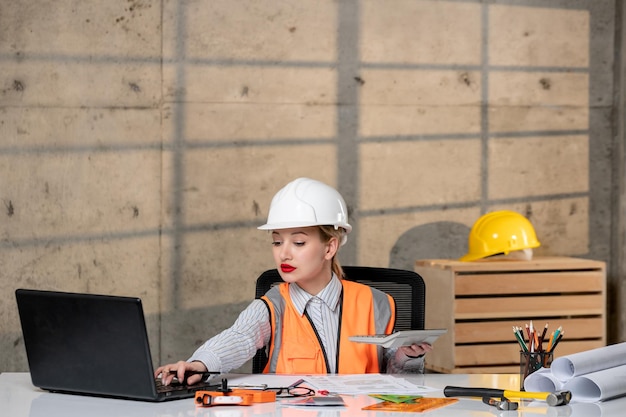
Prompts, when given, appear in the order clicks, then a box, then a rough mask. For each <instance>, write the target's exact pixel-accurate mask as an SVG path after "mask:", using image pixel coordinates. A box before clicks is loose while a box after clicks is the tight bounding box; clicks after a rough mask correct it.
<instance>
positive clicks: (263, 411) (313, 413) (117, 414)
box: [0, 373, 626, 417]
mask: <svg viewBox="0 0 626 417" xmlns="http://www.w3.org/2000/svg"><path fill="white" fill-rule="evenodd" d="M518 378H519V377H518V375H496V374H494V375H458V374H457V375H454V374H427V375H426V376H425V380H424V383H425V385H427V386H429V387H433V388H441V389H443V387H445V386H446V385H456V386H467V387H470V386H473V387H486V388H499V389H511V390H516V389H517V387H519V385H518V384H519V382H518ZM432 396H433V397H441V396H443V394H442V392H441V391H438V392H433V393H432ZM344 400H345V402H346V407H339V408H334V407H309V408H306V409H305V408H303V407H298V408H294V407H285V406H281V405H280V404H277V403H264V404H255V405H253V406H248V407H244V406H221V407H209V408H198V407H196V406H195V404H194V401H193V399H185V400H176V401H169V402H165V403H149V402H140V401H129V400H117V399H107V398H96V397H85V396H78V395H66V394H53V393H49V392H45V391H42V390H40V389H38V388H35V387H33V385H32V384H31V381H30V375H29V374H28V373H3V374H0V410H2V413H1V414H2V415H3V416H11V417H85V416H88V417H253V416H264V417H383V416H384V417H389V416H393V417H402V415H403V414H405V415H407V416H408V415H415V414H410V413H389V412H372V411H363V410H361V408H362V407H364V406H366V405H369V404H373V403H374V402H376V400H374V399H372V398H370V397H368V396H365V395H362V396H344ZM624 410H626V397H623V398H618V399H615V400H611V401H608V402H605V403H599V404H585V403H571V404H569V405H566V406H560V407H549V406H548V405H546V404H545V403H543V402H540V401H530V402H529V401H523V402H521V403H520V408H519V409H518V410H517V411H500V410H497V409H496V408H495V407H492V406H489V405H486V404H483V403H482V402H481V401H480V400H478V399H472V398H461V399H460V400H459V401H458V402H457V403H454V404H451V405H448V406H446V407H443V408H439V409H435V410H431V411H428V412H425V413H421V414H419V415H424V416H427V417H452V416H454V417H464V416H471V417H493V416H498V417H531V416H533V417H539V416H542V417H545V416H548V417H566V416H567V417H598V416H602V417H607V416H609V417H613V416H615V417H617V416H620V417H621V416H624V414H625V411H624Z"/></svg>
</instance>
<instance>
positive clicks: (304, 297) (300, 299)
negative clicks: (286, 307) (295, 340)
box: [289, 272, 342, 315]
mask: <svg viewBox="0 0 626 417" xmlns="http://www.w3.org/2000/svg"><path fill="white" fill-rule="evenodd" d="M341 289H342V285H341V281H340V280H339V278H337V275H335V273H334V272H333V276H332V277H331V279H330V282H329V283H328V285H326V287H324V289H322V291H320V292H319V294H317V295H311V294H309V293H308V292H306V291H304V290H303V289H302V288H300V287H299V286H298V285H293V284H289V296H290V297H291V300H292V302H293V306H294V307H295V309H296V311H297V312H298V313H299V314H300V315H303V314H304V310H305V309H306V306H307V304H308V303H309V301H311V299H312V298H318V299H320V300H321V301H322V302H323V303H324V304H326V305H327V306H328V308H330V309H331V310H332V311H336V309H337V306H338V305H339V298H340V297H341Z"/></svg>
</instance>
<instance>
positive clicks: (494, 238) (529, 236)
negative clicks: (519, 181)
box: [460, 210, 541, 261]
mask: <svg viewBox="0 0 626 417" xmlns="http://www.w3.org/2000/svg"><path fill="white" fill-rule="evenodd" d="M539 245H541V243H539V241H538V240H537V235H536V234H535V229H534V228H533V225H532V224H531V223H530V221H528V219H527V218H526V217H524V216H522V215H521V214H519V213H516V212H514V211H510V210H501V211H493V212H491V213H487V214H485V215H483V216H481V217H480V218H479V219H478V220H476V223H474V226H472V230H470V234H469V238H468V252H467V255H465V256H463V257H461V258H460V260H461V261H475V260H477V259H482V258H486V257H488V256H493V255H497V254H500V253H502V254H505V255H508V254H509V252H511V251H515V250H523V249H532V248H537V247H539Z"/></svg>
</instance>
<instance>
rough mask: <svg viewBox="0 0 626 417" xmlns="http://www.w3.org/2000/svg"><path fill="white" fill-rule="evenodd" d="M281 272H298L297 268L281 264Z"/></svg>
mask: <svg viewBox="0 0 626 417" xmlns="http://www.w3.org/2000/svg"><path fill="white" fill-rule="evenodd" d="M280 270H281V271H283V272H293V271H295V270H296V267H295V266H291V265H289V264H280Z"/></svg>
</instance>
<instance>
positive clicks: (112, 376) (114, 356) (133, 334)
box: [16, 289, 156, 399]
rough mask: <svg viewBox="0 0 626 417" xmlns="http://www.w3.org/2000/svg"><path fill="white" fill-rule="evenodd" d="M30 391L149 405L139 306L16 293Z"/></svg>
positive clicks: (150, 384) (113, 299)
mask: <svg viewBox="0 0 626 417" xmlns="http://www.w3.org/2000/svg"><path fill="white" fill-rule="evenodd" d="M16 298H17V302H18V310H19V315H20V321H21V325H22V333H23V335H24V344H25V346H26V354H27V357H28V364H29V368H30V372H31V378H32V382H33V385H35V386H37V387H40V388H43V389H46V390H50V391H62V392H73V393H84V394H95V395H104V396H115V397H127V398H137V399H150V398H153V397H155V396H156V388H155V385H154V376H153V367H152V358H151V355H150V347H149V344H148V336H147V332H146V326H145V321H144V315H143V308H142V304H141V300H140V299H138V298H132V297H117V296H105V295H93V294H77V293H63V292H53V291H37V290H24V289H19V290H17V291H16Z"/></svg>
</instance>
